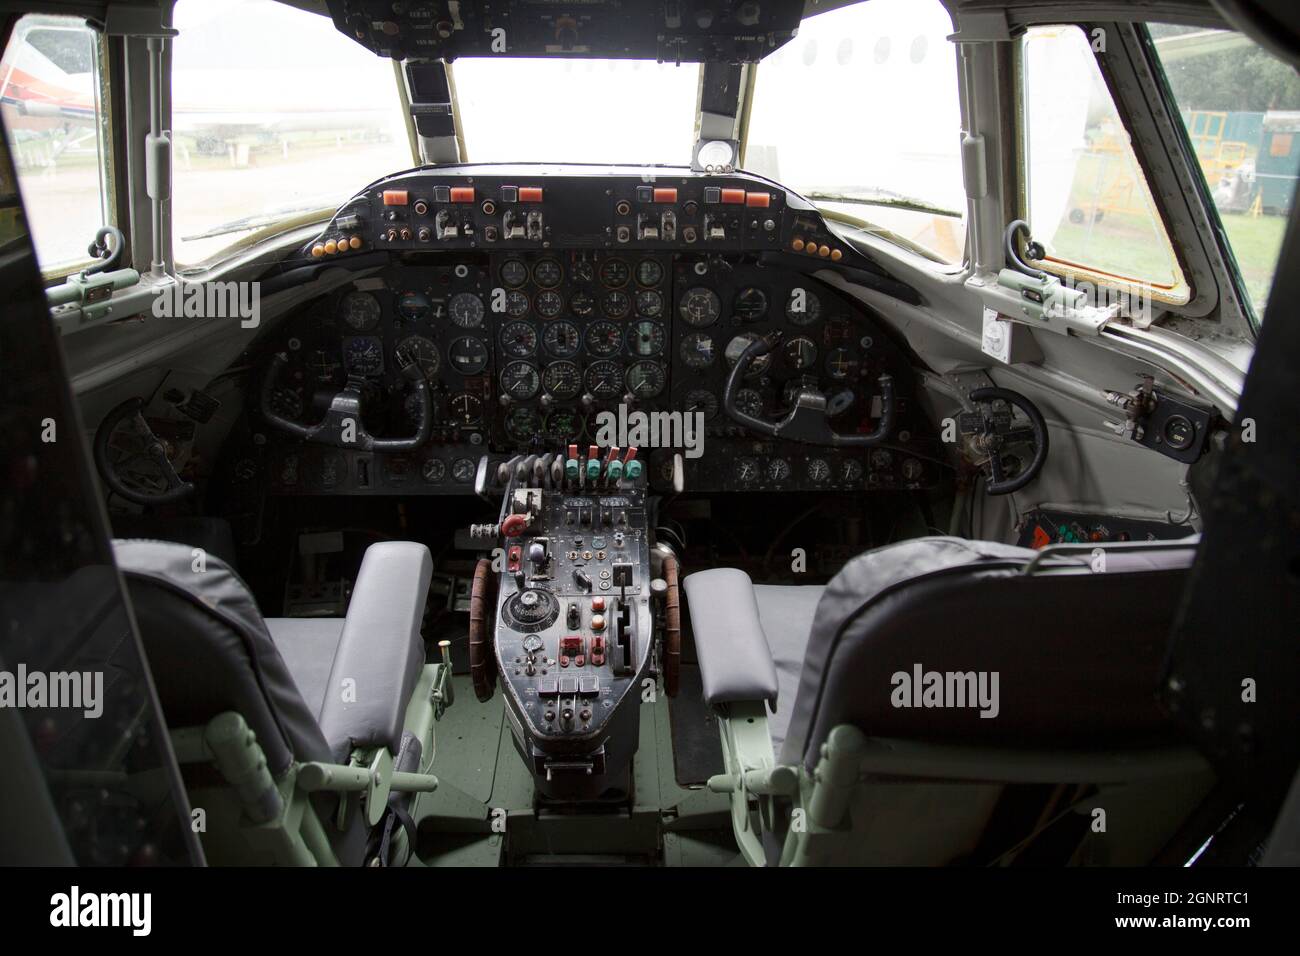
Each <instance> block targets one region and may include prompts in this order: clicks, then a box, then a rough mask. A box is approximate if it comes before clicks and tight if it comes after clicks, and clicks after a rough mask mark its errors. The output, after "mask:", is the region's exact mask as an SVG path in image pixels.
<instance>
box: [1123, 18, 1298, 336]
mask: <svg viewBox="0 0 1300 956" xmlns="http://www.w3.org/2000/svg"><path fill="white" fill-rule="evenodd" d="M1150 23H1168V24H1178V25H1182V24H1181V23H1179V21H1175V20H1170V19H1164V20H1151V21H1144V22H1142V23H1139V24H1136V26H1137V28H1138V37H1139V39H1140V40H1141V44H1142V52H1143V55H1144V56H1145V57H1146V61H1147V69H1149V70H1150V71H1151V73H1152V75H1153V76H1154V77H1155V78H1156V94H1157V95H1158V96H1159V97H1160V101H1161V103H1162V104H1163V105H1164V108H1165V109H1166V110H1167V111H1168V112H1169V114H1170V115H1171V116H1176V117H1180V121H1179V122H1177V123H1175V124H1174V126H1175V131H1176V135H1177V137H1178V148H1179V149H1180V150H1181V151H1182V153H1183V155H1184V157H1186V159H1187V161H1188V165H1189V166H1190V167H1192V168H1193V169H1195V170H1196V175H1195V176H1193V177H1192V179H1193V184H1192V185H1193V188H1194V189H1195V190H1196V193H1197V199H1198V200H1199V201H1200V203H1201V205H1202V206H1203V207H1205V213H1206V216H1207V217H1208V218H1209V220H1210V225H1211V228H1212V230H1213V232H1214V241H1215V243H1216V245H1217V246H1218V251H1219V255H1220V256H1222V257H1223V262H1224V264H1225V265H1226V266H1227V268H1228V272H1229V277H1230V278H1231V280H1232V284H1233V288H1234V291H1235V292H1236V294H1237V300H1238V302H1240V303H1241V305H1242V306H1243V307H1244V309H1243V311H1244V312H1245V316H1246V324H1247V326H1248V328H1249V330H1250V334H1251V337H1252V338H1257V337H1258V336H1259V330H1260V327H1261V325H1262V324H1263V316H1262V315H1260V314H1259V313H1258V312H1257V311H1256V309H1255V302H1254V300H1253V298H1252V297H1251V295H1250V290H1249V288H1248V287H1247V285H1246V277H1245V275H1244V273H1243V272H1242V270H1241V264H1240V263H1239V262H1238V261H1237V253H1236V251H1235V250H1234V249H1233V248H1232V239H1231V237H1230V236H1229V235H1228V229H1227V226H1225V225H1224V222H1223V216H1222V214H1220V212H1219V206H1218V204H1217V203H1216V202H1215V201H1214V196H1213V195H1212V194H1211V192H1210V184H1209V182H1208V181H1207V180H1206V178H1205V173H1204V171H1203V170H1202V169H1201V165H1200V161H1199V159H1198V157H1197V153H1196V146H1195V144H1194V143H1193V142H1192V137H1191V132H1190V131H1189V130H1188V129H1187V124H1186V123H1184V122H1182V121H1181V116H1182V110H1181V109H1180V107H1179V105H1178V99H1177V98H1176V97H1175V96H1174V91H1173V87H1172V86H1170V84H1169V75H1168V73H1167V72H1166V71H1165V66H1164V63H1163V62H1162V61H1161V59H1160V52H1159V51H1158V50H1157V49H1156V46H1155V39H1154V38H1153V37H1152V36H1151V31H1150V29H1149V24H1150ZM1222 29H1227V30H1235V28H1234V27H1232V26H1230V25H1228V26H1225V27H1223V28H1222ZM1235 32H1238V33H1241V34H1242V36H1245V37H1246V39H1248V40H1250V42H1252V43H1255V44H1256V46H1259V44H1258V43H1256V41H1255V40H1253V39H1252V38H1251V37H1250V36H1249V35H1248V34H1245V33H1242V31H1240V30H1236V31H1235ZM1260 49H1261V50H1263V51H1264V52H1265V53H1267V54H1268V55H1269V56H1273V57H1274V58H1275V59H1276V55H1275V54H1273V52H1272V51H1270V50H1268V49H1267V48H1265V47H1260ZM1297 201H1300V186H1298V187H1297V190H1296V195H1295V196H1294V197H1293V198H1292V205H1294V204H1295V203H1296V202H1297ZM1279 261H1280V260H1279ZM1276 277H1277V274H1276V272H1274V281H1276Z"/></svg>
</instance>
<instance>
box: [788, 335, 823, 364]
mask: <svg viewBox="0 0 1300 956" xmlns="http://www.w3.org/2000/svg"><path fill="white" fill-rule="evenodd" d="M783 351H784V353H785V360H786V362H788V363H789V365H790V367H791V368H793V369H798V370H799V371H803V370H804V369H806V368H812V367H813V366H814V365H816V364H817V346H816V345H815V344H814V343H813V340H812V339H810V338H808V336H806V335H799V336H796V337H795V338H792V339H791V340H790V341H789V342H786V343H785V348H784V349H783Z"/></svg>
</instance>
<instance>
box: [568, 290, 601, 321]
mask: <svg viewBox="0 0 1300 956" xmlns="http://www.w3.org/2000/svg"><path fill="white" fill-rule="evenodd" d="M569 311H570V312H572V313H573V314H574V315H576V316H578V318H586V317H587V316H589V315H591V313H593V312H595V311H596V300H595V299H593V298H592V297H591V294H590V293H588V292H583V291H581V290H579V291H577V292H575V293H573V295H571V296H569Z"/></svg>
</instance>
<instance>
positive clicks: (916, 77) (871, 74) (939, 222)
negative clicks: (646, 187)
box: [744, 0, 966, 262]
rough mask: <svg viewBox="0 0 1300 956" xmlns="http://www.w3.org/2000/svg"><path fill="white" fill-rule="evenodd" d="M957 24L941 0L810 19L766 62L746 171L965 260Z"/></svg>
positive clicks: (881, 3) (902, 1) (892, 2)
mask: <svg viewBox="0 0 1300 956" xmlns="http://www.w3.org/2000/svg"><path fill="white" fill-rule="evenodd" d="M951 32H952V21H951V19H950V18H949V16H948V13H947V11H946V10H945V9H944V8H943V5H942V4H941V3H940V2H939V0H870V2H869V3H859V4H853V5H851V6H847V7H843V8H841V9H838V10H832V11H830V12H828V13H822V14H818V15H817V16H814V17H809V18H808V19H806V20H804V21H803V24H802V25H801V26H800V28H799V35H798V36H797V37H796V38H795V39H794V40H793V41H792V42H790V43H788V44H787V45H786V46H784V47H782V48H781V49H779V50H777V51H776V52H774V53H772V54H771V55H770V56H768V57H767V58H766V59H764V60H763V62H762V63H760V64H759V66H758V71H757V81H756V83H755V87H754V101H753V107H752V110H751V116H750V121H749V132H748V136H747V140H746V150H745V156H744V166H745V168H746V169H748V170H750V171H752V172H757V173H762V174H764V175H767V176H770V177H771V178H773V179H775V180H777V181H778V182H780V183H782V184H783V185H786V186H789V187H790V188H792V189H794V190H795V191H797V192H800V193H802V194H803V195H805V196H807V197H809V198H810V199H813V200H815V201H817V203H818V205H820V206H822V207H823V208H825V209H829V210H830V211H832V212H838V213H842V214H847V215H851V216H853V217H856V218H860V219H864V220H867V221H869V222H871V223H873V224H875V225H878V226H881V227H883V228H886V229H889V230H891V231H892V232H895V233H897V234H899V235H900V236H902V237H903V238H905V239H908V240H910V241H911V242H914V243H916V244H918V245H920V246H922V247H924V248H926V249H928V250H930V251H931V252H933V253H935V254H936V255H938V256H939V257H940V258H942V259H944V260H946V261H948V262H959V261H961V258H962V252H963V249H964V242H965V229H964V226H963V224H962V222H961V219H962V217H963V215H964V210H965V208H966V193H965V190H964V188H963V180H962V170H961V153H960V148H959V147H960V143H961V107H960V102H959V100H958V86H957V57H956V52H955V51H954V49H953V45H952V44H951V43H950V42H948V39H947V37H948V35H949V34H950V33H951ZM918 209H919V210H920V211H919V212H918V211H917V210H918ZM936 213H938V215H937V216H936Z"/></svg>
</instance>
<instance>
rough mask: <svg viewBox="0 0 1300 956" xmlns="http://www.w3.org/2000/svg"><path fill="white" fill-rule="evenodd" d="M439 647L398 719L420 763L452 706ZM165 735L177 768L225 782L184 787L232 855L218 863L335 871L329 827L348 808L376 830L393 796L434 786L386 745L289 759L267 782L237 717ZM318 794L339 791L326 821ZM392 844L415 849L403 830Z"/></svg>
mask: <svg viewBox="0 0 1300 956" xmlns="http://www.w3.org/2000/svg"><path fill="white" fill-rule="evenodd" d="M439 649H440V651H441V655H442V660H441V662H440V663H435V664H426V665H425V666H424V667H423V669H422V670H421V672H420V675H419V678H418V679H417V682H416V687H415V692H414V693H413V694H412V696H411V700H410V703H409V704H408V705H407V709H406V714H405V719H404V722H403V731H404V733H409V734H413V735H414V736H415V738H416V739H417V740H419V742H420V745H421V746H420V753H421V755H422V759H423V761H424V765H425V766H426V767H429V766H432V764H433V758H434V754H435V752H436V749H435V743H436V741H435V735H434V724H435V723H436V722H437V721H438V720H439V719H441V717H442V715H443V712H444V711H445V710H446V708H448V707H450V706H451V705H452V703H453V702H454V695H453V691H452V683H451V671H452V669H451V657H450V644H449V643H448V642H447V641H442V642H440V643H439ZM170 736H171V742H172V748H173V750H174V751H175V754H176V759H177V761H178V762H179V763H181V764H191V765H195V764H208V765H210V766H212V767H213V768H215V770H216V771H217V773H218V774H219V776H220V778H221V780H222V781H223V782H224V784H225V786H224V787H222V786H208V787H196V788H192V789H190V803H191V806H194V805H199V806H202V807H203V808H204V814H203V818H202V824H203V825H204V826H205V827H207V826H208V824H209V823H211V824H213V828H212V830H211V831H210V832H209V841H210V843H213V844H217V845H220V846H221V847H222V848H223V849H224V850H225V851H226V854H227V855H228V856H229V857H230V858H229V859H225V860H223V861H222V862H232V863H238V862H267V861H269V862H272V863H275V864H277V865H282V866H338V865H340V864H339V859H338V856H337V854H336V853H335V852H334V848H333V847H332V846H331V843H330V839H329V835H328V830H327V827H334V828H336V829H337V830H338V831H340V832H342V831H344V830H345V829H346V828H347V826H348V816H349V814H351V813H352V812H354V807H355V812H357V813H362V814H364V822H365V824H366V826H367V827H374V826H376V825H377V824H378V823H379V822H380V820H381V819H383V816H384V812H385V810H386V808H387V807H388V802H389V799H388V798H389V796H390V795H391V794H393V793H429V792H432V791H434V790H436V789H437V788H438V778H437V777H435V776H434V775H433V774H430V773H424V772H409V771H402V770H398V769H396V768H395V765H394V755H393V753H392V752H391V751H390V750H389V749H388V748H387V747H367V748H356V749H354V750H353V751H352V753H351V755H350V757H349V760H348V762H347V763H346V764H336V763H326V762H322V761H297V760H295V761H293V762H292V763H291V764H290V765H289V767H288V768H287V769H286V770H285V771H284V772H283V773H281V774H280V776H279V777H273V776H272V775H271V772H270V770H269V769H268V767H267V760H266V754H265V753H264V752H263V750H262V747H261V745H260V744H259V743H258V740H257V735H256V734H255V733H254V732H253V731H252V729H251V728H250V727H249V726H248V723H247V722H246V721H245V720H244V718H243V716H242V715H241V714H239V713H238V712H236V711H226V712H225V713H222V714H218V715H217V716H216V717H213V718H212V719H211V720H209V721H208V722H207V723H206V724H204V725H202V726H197V727H180V728H173V729H172V731H171V734H170ZM317 793H332V794H337V795H338V798H339V799H338V812H337V815H336V817H335V819H334V820H333V821H326V820H323V819H321V814H320V813H319V811H318V808H317V807H316V806H315V805H314V804H313V803H312V799H311V798H312V796H313V795H314V794H317ZM198 823H199V818H198V817H196V818H195V825H198ZM393 840H394V846H393V848H392V849H393V850H394V851H395V852H396V854H397V855H399V856H400V855H403V854H404V853H406V852H407V851H408V850H413V849H414V848H413V847H408V846H406V844H405V841H406V834H405V833H404V832H403V831H402V830H401V828H397V829H395V831H394V835H393Z"/></svg>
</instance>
